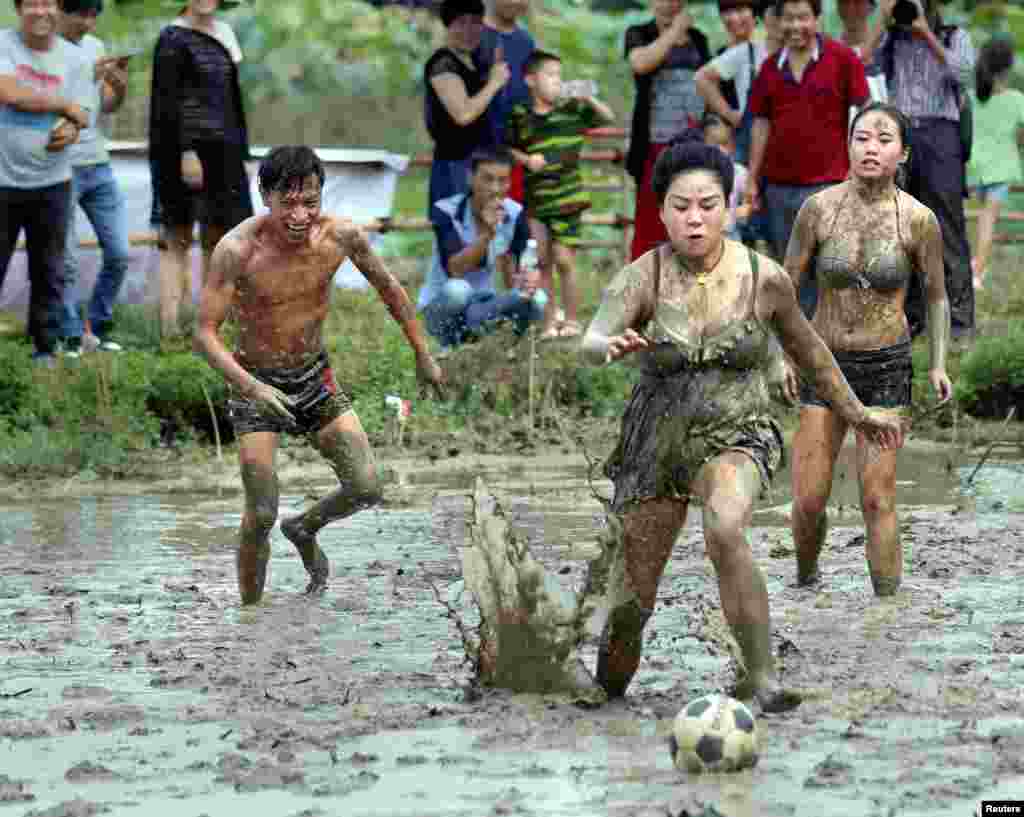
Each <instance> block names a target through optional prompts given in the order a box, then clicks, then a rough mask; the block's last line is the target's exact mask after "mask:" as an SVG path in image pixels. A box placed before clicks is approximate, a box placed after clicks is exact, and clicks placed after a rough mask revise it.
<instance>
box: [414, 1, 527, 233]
mask: <svg viewBox="0 0 1024 817" xmlns="http://www.w3.org/2000/svg"><path fill="white" fill-rule="evenodd" d="M483 21H484V4H483V2H482V0H444V2H443V3H442V4H441V22H442V23H444V28H445V44H444V45H443V46H441V47H440V48H439V49H437V51H435V52H434V53H433V54H431V56H430V59H428V60H427V64H426V65H425V66H424V67H423V84H424V87H425V91H426V93H425V96H424V99H423V117H424V121H425V124H426V126H427V132H428V133H429V134H430V138H431V139H433V140H434V159H433V162H431V165H430V186H429V188H428V192H427V197H428V198H427V213H428V214H430V213H432V211H433V207H434V205H435V204H437V202H439V201H441V200H443V199H446V198H450V197H451V196H456V195H459V194H460V193H467V192H469V177H470V174H471V172H472V171H471V167H470V164H471V162H470V157H471V156H472V154H473V151H474V150H476V149H477V148H483V147H486V146H487V145H489V144H491V142H492V141H493V140H492V138H491V126H490V120H489V119H488V118H487V109H488V107H489V106H490V105H492V104H493V102H494V100H495V98H496V97H497V96H498V94H499V93H501V91H502V89H503V88H504V87H505V86H506V85H507V84H508V81H509V77H510V76H511V72H510V71H509V67H508V63H507V62H505V57H504V52H503V51H502V48H501V46H500V45H499V46H497V48H496V49H495V52H494V56H493V61H492V64H491V66H490V68H489V69H488V70H487V73H484V70H483V68H482V67H481V65H480V62H479V59H478V57H477V56H474V52H475V50H476V48H477V47H478V46H479V45H480V37H481V33H482V31H483Z"/></svg>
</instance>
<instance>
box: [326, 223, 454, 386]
mask: <svg viewBox="0 0 1024 817" xmlns="http://www.w3.org/2000/svg"><path fill="white" fill-rule="evenodd" d="M336 235H337V238H338V241H339V242H340V244H341V246H342V248H343V249H344V251H345V253H346V255H348V257H349V258H350V259H351V260H352V263H353V264H355V266H356V269H358V270H359V271H360V272H361V273H362V274H363V277H364V278H366V280H367V281H369V282H370V284H371V285H372V286H373V288H374V289H376V290H377V293H378V294H379V295H380V298H381V300H382V301H384V305H385V306H386V307H387V309H388V312H390V313H391V317H392V318H394V319H395V323H397V324H398V325H399V326H401V327H402V332H403V333H404V334H405V337H406V339H407V340H408V341H409V345H410V346H411V347H412V348H413V351H415V353H416V368H417V370H418V371H419V373H420V375H421V376H422V377H423V378H424V379H425V380H426V381H427V382H428V383H430V384H431V385H432V386H433V387H434V390H435V391H436V393H437V396H438V397H439V398H440V397H441V386H442V384H443V380H444V375H443V374H442V372H441V368H440V366H438V365H437V363H436V362H434V359H433V357H431V355H430V352H429V351H428V349H427V341H426V339H425V338H424V337H423V330H422V328H421V327H420V322H419V321H418V320H417V319H416V308H415V307H414V306H413V305H412V301H411V300H409V296H408V295H407V294H406V291H405V288H404V287H403V286H402V285H401V283H399V281H398V279H397V278H395V276H394V275H392V274H391V273H390V272H389V271H388V270H387V268H386V267H385V266H384V262H383V261H381V259H380V256H379V255H377V253H375V252H374V251H373V247H371V246H370V241H369V239H368V238H367V237H366V233H365V232H363V230H361V229H360V228H358V227H357V226H356V225H354V224H353V223H352V222H350V221H339V222H338V225H337V233H336Z"/></svg>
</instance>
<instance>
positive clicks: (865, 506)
mask: <svg viewBox="0 0 1024 817" xmlns="http://www.w3.org/2000/svg"><path fill="white" fill-rule="evenodd" d="M861 511H862V512H863V514H864V516H865V517H871V518H877V517H880V516H886V515H888V514H892V513H895V512H896V497H895V496H894V495H892V494H865V495H864V497H863V498H862V499H861Z"/></svg>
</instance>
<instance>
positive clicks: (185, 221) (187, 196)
mask: <svg viewBox="0 0 1024 817" xmlns="http://www.w3.org/2000/svg"><path fill="white" fill-rule="evenodd" d="M195 151H196V154H197V155H198V156H199V162H200V164H202V166H203V189H202V190H192V189H191V188H189V187H188V186H186V184H185V182H184V181H182V178H181V164H180V161H179V162H173V163H172V164H173V166H172V167H166V166H164V164H163V163H159V162H154V163H153V176H154V179H153V181H154V195H153V213H152V218H151V221H152V222H153V223H154V224H159V225H162V226H163V227H164V228H166V229H174V228H175V227H184V226H191V225H192V224H194V223H195V222H197V221H198V222H199V223H200V224H203V225H204V226H215V227H219V228H221V229H222V230H224V231H225V232H227V231H228V230H230V229H232V228H233V227H236V226H237V225H239V224H241V223H242V222H243V221H245V220H246V219H247V218H249V217H250V216H251V215H252V214H253V208H252V196H251V195H250V193H249V175H248V173H246V170H245V155H244V148H243V146H242V145H232V144H229V143H227V142H212V141H211V142H200V143H199V144H197V145H196V147H195Z"/></svg>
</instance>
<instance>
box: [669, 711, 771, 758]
mask: <svg viewBox="0 0 1024 817" xmlns="http://www.w3.org/2000/svg"><path fill="white" fill-rule="evenodd" d="M669 749H670V750H671V752H672V762H673V763H675V765H676V768H678V769H685V770H687V771H689V772H694V773H700V772H737V771H740V770H741V769H749V768H750V767H752V766H754V765H755V764H756V763H757V756H758V749H759V736H758V731H757V721H755V720H754V716H753V714H752V713H751V711H750V710H749V709H748V708H747V707H746V705H745V704H743V703H742V702H741V701H737V700H736V699H735V698H730V697H728V696H727V695H705V696H703V697H701V698H696V699H694V700H692V701H690V702H689V703H688V704H687V705H686V706H684V707H683V708H682V709H681V710H680V711H679V714H678V715H676V719H675V721H674V722H673V724H672V735H671V737H670V738H669Z"/></svg>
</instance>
